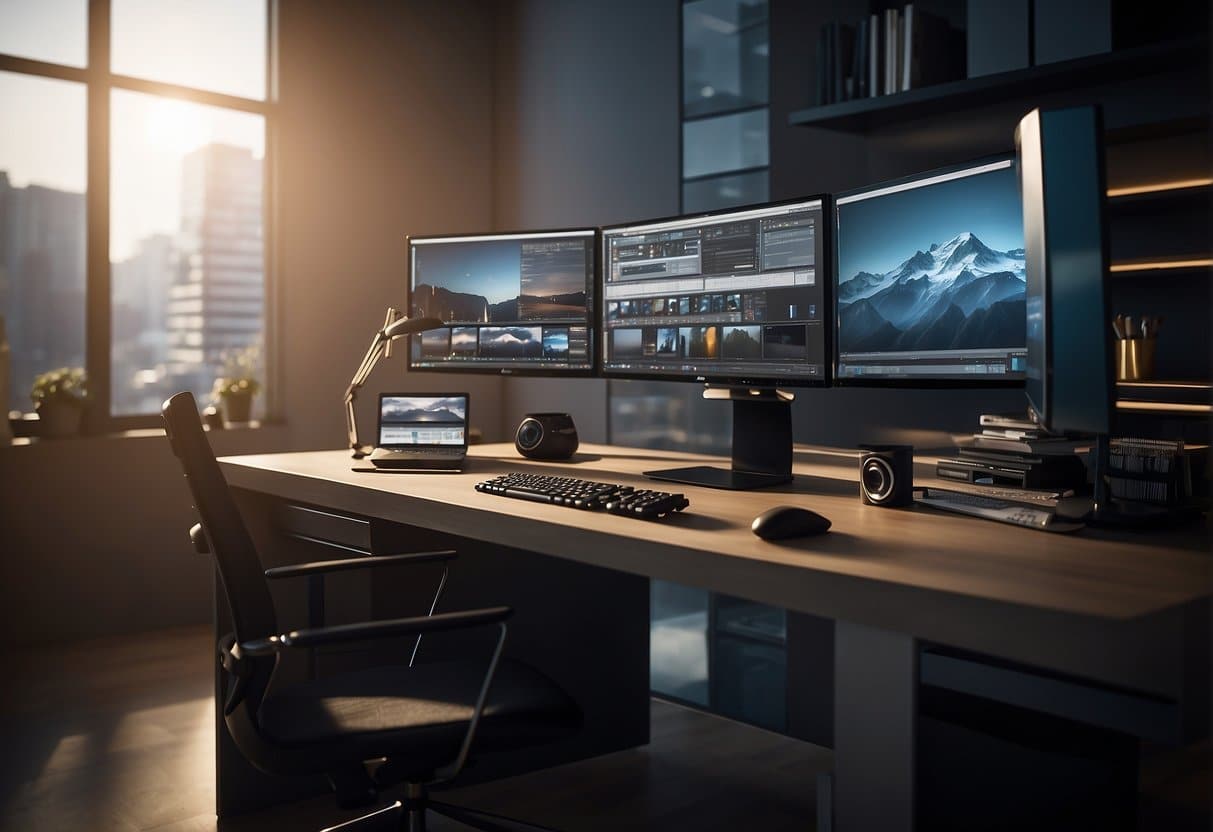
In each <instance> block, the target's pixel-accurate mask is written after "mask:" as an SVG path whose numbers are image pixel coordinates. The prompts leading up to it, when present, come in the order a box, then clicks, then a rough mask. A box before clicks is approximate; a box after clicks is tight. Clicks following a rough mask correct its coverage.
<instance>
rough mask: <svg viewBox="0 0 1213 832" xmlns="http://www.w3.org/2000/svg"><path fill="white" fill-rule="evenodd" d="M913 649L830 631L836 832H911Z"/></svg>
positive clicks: (850, 628)
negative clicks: (872, 830) (832, 651)
mask: <svg viewBox="0 0 1213 832" xmlns="http://www.w3.org/2000/svg"><path fill="white" fill-rule="evenodd" d="M916 655H917V644H916V642H915V640H914V638H913V637H912V636H909V635H905V634H904V633H893V632H889V631H887V630H878V629H875V628H872V627H864V626H861V625H859V624H852V623H850V622H847V621H838V622H836V623H835V625H834V798H833V804H834V829H835V830H837V832H852V830H866V829H880V830H883V832H899V831H904V832H909V831H910V830H912V829H913V828H914V760H915V752H914V741H915V737H914V734H915V712H916V709H917V700H916V689H917V686H918V663H917V661H916Z"/></svg>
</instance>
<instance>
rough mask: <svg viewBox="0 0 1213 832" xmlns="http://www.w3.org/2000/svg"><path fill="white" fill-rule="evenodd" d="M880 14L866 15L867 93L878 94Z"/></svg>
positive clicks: (880, 65) (872, 95)
mask: <svg viewBox="0 0 1213 832" xmlns="http://www.w3.org/2000/svg"><path fill="white" fill-rule="evenodd" d="M880 44H881V40H880V16H879V15H875V14H873V15H870V16H869V17H868V95H869V96H871V97H875V96H877V95H880V72H881V69H882V64H881V62H880Z"/></svg>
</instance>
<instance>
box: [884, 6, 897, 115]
mask: <svg viewBox="0 0 1213 832" xmlns="http://www.w3.org/2000/svg"><path fill="white" fill-rule="evenodd" d="M899 22H900V13H899V12H898V11H897V9H885V10H884V32H883V36H884V78H883V79H882V80H881V92H882V93H883V94H884V95H891V94H892V93H895V92H897V43H898V40H899V38H898V30H899V29H900V28H901V27H900V25H899Z"/></svg>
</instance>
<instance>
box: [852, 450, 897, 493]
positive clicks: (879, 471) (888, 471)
mask: <svg viewBox="0 0 1213 832" xmlns="http://www.w3.org/2000/svg"><path fill="white" fill-rule="evenodd" d="M860 476H861V478H862V481H863V491H864V493H865V494H867V496H868V500H869V501H870V502H872V503H874V504H877V503H883V502H884V501H885V500H887V499H889V497H890V496H891V495H892V494H893V483H894V482H895V481H896V477H895V475H894V474H893V466H892V465H890V464H889V461H888V460H887V459H884V458H883V457H879V456H870V457H868V458H867V459H865V460H864V461H863V468H862V470H861V471H860Z"/></svg>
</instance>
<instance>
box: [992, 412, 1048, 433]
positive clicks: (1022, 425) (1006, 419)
mask: <svg viewBox="0 0 1213 832" xmlns="http://www.w3.org/2000/svg"><path fill="white" fill-rule="evenodd" d="M977 422H978V424H980V425H981V426H982V427H983V428H984V427H992V428H1011V429H1015V430H1041V427H1040V425H1038V424H1037V423H1036V422H1033V421H1032V420H1031V419H1030V418H1029V417H1027V416H1024V415H1021V414H1018V413H983V414H981V416H980V417H979V418H978V420H977Z"/></svg>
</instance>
